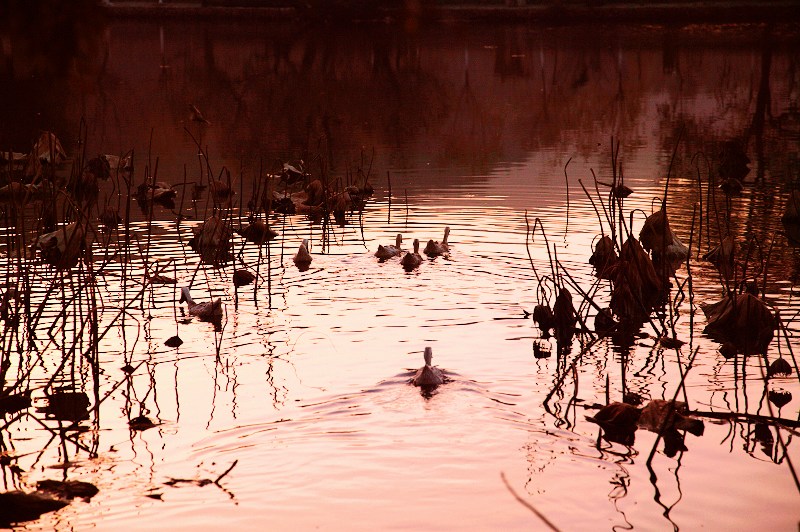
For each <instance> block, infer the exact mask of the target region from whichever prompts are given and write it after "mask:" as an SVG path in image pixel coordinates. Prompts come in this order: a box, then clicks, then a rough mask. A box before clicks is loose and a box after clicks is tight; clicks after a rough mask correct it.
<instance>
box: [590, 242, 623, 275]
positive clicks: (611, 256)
mask: <svg viewBox="0 0 800 532" xmlns="http://www.w3.org/2000/svg"><path fill="white" fill-rule="evenodd" d="M618 260H619V257H617V252H616V251H615V250H614V241H613V240H611V238H610V237H609V236H608V235H603V236H602V237H601V238H600V240H598V241H597V244H595V247H594V253H592V256H591V257H590V258H589V264H591V265H592V266H594V271H595V276H597V278H598V279H608V280H611V275H612V272H613V267H614V265H615V264H616V263H617V261H618Z"/></svg>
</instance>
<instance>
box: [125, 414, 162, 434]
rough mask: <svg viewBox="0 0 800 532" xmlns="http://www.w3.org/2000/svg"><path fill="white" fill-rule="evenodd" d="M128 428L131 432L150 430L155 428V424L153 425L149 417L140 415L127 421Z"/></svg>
mask: <svg viewBox="0 0 800 532" xmlns="http://www.w3.org/2000/svg"><path fill="white" fill-rule="evenodd" d="M128 426H129V427H130V429H131V430H136V431H143V430H147V429H152V428H153V427H155V426H156V424H155V423H153V421H152V420H151V419H150V418H149V417H147V416H145V415H141V416H136V417H135V418H133V419H131V420H130V421H128Z"/></svg>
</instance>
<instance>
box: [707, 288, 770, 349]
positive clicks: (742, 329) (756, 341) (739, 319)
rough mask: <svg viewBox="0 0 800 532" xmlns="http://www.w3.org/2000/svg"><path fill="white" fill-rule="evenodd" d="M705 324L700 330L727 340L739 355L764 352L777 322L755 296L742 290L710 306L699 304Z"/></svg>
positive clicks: (713, 336) (720, 339)
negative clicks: (703, 328) (740, 292)
mask: <svg viewBox="0 0 800 532" xmlns="http://www.w3.org/2000/svg"><path fill="white" fill-rule="evenodd" d="M701 308H702V309H703V312H704V313H705V315H706V318H707V320H708V324H707V325H706V328H705V330H704V332H705V333H706V334H708V335H709V336H711V337H712V338H714V339H716V340H718V341H720V342H730V343H732V344H733V345H734V346H735V347H736V350H737V351H738V352H740V353H742V354H743V355H746V356H747V355H760V354H763V353H765V352H766V350H767V347H768V346H769V344H770V342H771V341H772V338H773V336H774V334H775V328H776V326H777V323H776V321H775V317H774V316H773V315H772V312H771V311H770V310H769V308H768V307H767V305H766V304H765V303H764V302H763V301H762V300H761V299H760V298H758V297H757V296H755V295H753V294H750V293H747V292H745V293H743V294H739V295H736V296H733V295H731V296H728V297H726V298H725V299H723V300H721V301H718V302H717V303H713V304H710V305H701Z"/></svg>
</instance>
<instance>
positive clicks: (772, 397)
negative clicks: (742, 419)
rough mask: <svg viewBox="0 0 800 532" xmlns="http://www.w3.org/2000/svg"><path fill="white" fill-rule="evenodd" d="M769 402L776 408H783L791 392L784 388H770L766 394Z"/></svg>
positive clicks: (787, 402)
mask: <svg viewBox="0 0 800 532" xmlns="http://www.w3.org/2000/svg"><path fill="white" fill-rule="evenodd" d="M767 397H768V398H769V402H770V403H772V404H773V405H775V406H777V407H778V408H783V407H784V406H786V405H787V404H789V402H790V401H791V400H792V392H787V391H786V390H770V391H769V393H768V394H767Z"/></svg>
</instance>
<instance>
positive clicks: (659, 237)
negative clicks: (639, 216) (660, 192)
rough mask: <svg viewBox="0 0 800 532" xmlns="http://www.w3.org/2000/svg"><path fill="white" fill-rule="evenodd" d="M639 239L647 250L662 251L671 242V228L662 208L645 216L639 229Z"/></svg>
mask: <svg viewBox="0 0 800 532" xmlns="http://www.w3.org/2000/svg"><path fill="white" fill-rule="evenodd" d="M639 241H640V242H641V243H642V247H643V248H644V249H645V250H647V251H651V250H656V251H663V250H664V249H665V248H666V247H667V246H668V245H669V244H671V243H672V229H671V228H670V226H669V219H668V218H667V213H666V211H665V210H664V209H659V210H657V211H656V212H654V213H653V214H651V215H650V216H648V217H647V219H646V220H645V221H644V225H642V230H641V231H639Z"/></svg>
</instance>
